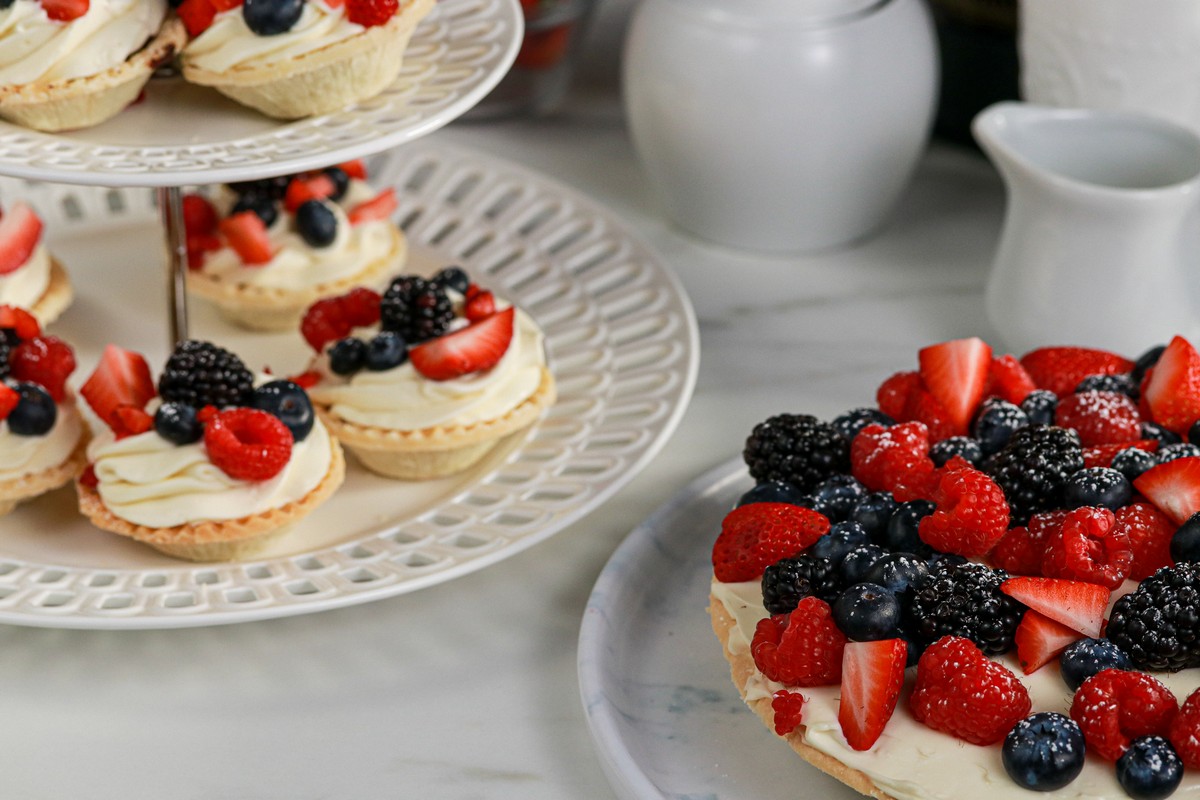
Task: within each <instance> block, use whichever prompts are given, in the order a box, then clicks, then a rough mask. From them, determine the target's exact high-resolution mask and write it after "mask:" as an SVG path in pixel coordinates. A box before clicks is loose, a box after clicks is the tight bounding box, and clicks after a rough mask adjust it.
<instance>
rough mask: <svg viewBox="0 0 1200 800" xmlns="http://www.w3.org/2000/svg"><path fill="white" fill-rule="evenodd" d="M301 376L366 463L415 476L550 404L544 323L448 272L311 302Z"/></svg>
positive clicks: (479, 454) (475, 454)
mask: <svg viewBox="0 0 1200 800" xmlns="http://www.w3.org/2000/svg"><path fill="white" fill-rule="evenodd" d="M301 332H302V334H303V335H304V338H305V339H306V341H308V343H309V344H310V345H311V346H312V347H313V349H314V350H316V351H317V356H316V358H314V359H313V361H312V363H311V364H310V366H309V371H308V372H307V373H305V375H304V376H303V377H304V382H305V383H306V384H307V385H308V387H309V394H310V396H311V397H312V399H313V403H314V405H315V406H316V408H317V412H318V413H319V414H320V416H321V417H322V419H324V420H325V422H326V424H327V425H328V426H329V429H330V430H331V431H333V433H334V435H335V436H337V438H338V439H339V440H340V441H341V442H342V443H343V444H344V445H345V446H346V447H347V448H349V449H350V451H351V452H353V453H354V454H355V455H356V456H357V457H358V459H359V460H360V461H361V462H362V463H363V464H364V465H365V466H366V467H367V468H368V469H371V470H372V471H374V472H377V473H379V474H381V475H385V476H388V477H393V478H400V479H408V480H421V479H426V478H438V477H444V476H447V475H451V474H454V473H456V472H460V471H462V470H464V469H466V468H468V467H470V466H471V465H473V464H475V463H476V462H478V461H479V460H480V459H481V458H483V457H484V456H485V455H486V454H487V453H488V452H489V451H490V450H491V449H492V448H493V447H495V446H496V445H497V444H498V443H499V442H500V441H501V440H502V439H503V438H504V437H506V436H508V435H510V434H512V433H515V432H517V431H519V430H522V429H524V428H526V427H528V426H529V425H531V424H533V422H534V421H536V420H537V419H538V417H540V416H541V414H542V413H543V412H544V411H545V409H546V408H548V407H549V406H550V405H552V404H553V402H554V398H555V388H554V379H553V376H552V375H551V373H550V370H549V368H548V367H547V364H546V353H545V345H544V341H543V336H542V332H541V330H540V329H539V328H538V326H537V324H536V323H535V322H534V321H533V319H532V318H531V317H529V315H528V314H526V313H524V312H523V311H521V310H520V309H517V308H516V307H515V306H512V305H509V304H507V303H504V302H503V301H501V300H497V299H496V298H495V297H494V295H493V294H492V293H491V292H489V291H486V290H481V289H479V288H478V287H476V286H475V285H473V284H471V283H470V282H469V279H468V278H467V276H466V273H464V272H463V271H462V270H461V269H459V268H457V267H451V268H448V269H445V270H442V271H441V272H439V273H438V274H437V275H436V276H434V277H433V278H431V279H428V280H427V279H424V278H420V277H417V276H413V275H407V276H401V277H398V278H395V279H394V280H393V281H392V282H391V284H390V285H389V286H388V288H387V290H386V291H385V292H384V294H383V295H382V296H380V295H378V294H376V293H374V292H372V291H370V290H368V289H356V290H354V291H352V292H350V293H348V294H346V295H343V296H341V297H337V298H330V299H327V300H324V301H321V302H320V303H317V304H315V305H314V306H313V307H312V308H310V309H309V311H308V313H307V314H305V318H304V322H303V323H302V325H301Z"/></svg>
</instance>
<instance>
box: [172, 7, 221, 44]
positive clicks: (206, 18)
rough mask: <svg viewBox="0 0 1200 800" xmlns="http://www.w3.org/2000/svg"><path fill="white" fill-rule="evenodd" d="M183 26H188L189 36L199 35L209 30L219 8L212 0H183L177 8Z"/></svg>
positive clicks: (176, 11)
mask: <svg viewBox="0 0 1200 800" xmlns="http://www.w3.org/2000/svg"><path fill="white" fill-rule="evenodd" d="M175 13H176V14H178V15H179V19H181V20H182V21H183V26H184V27H185V28H187V32H188V36H192V37H195V36H199V35H200V34H202V33H204V32H205V31H206V30H208V28H209V26H211V25H212V24H213V19H214V18H215V17H216V16H217V8H216V6H214V5H213V3H212V0H183V2H182V3H180V4H179V8H177V9H175Z"/></svg>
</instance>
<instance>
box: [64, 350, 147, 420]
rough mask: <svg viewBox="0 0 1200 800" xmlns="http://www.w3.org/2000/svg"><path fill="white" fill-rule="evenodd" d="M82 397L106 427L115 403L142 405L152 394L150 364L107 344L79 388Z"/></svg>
mask: <svg viewBox="0 0 1200 800" xmlns="http://www.w3.org/2000/svg"><path fill="white" fill-rule="evenodd" d="M79 393H80V394H81V395H83V399H84V400H86V401H87V403H88V405H89V406H91V407H92V411H94V412H96V416H98V417H99V418H100V419H101V420H103V421H104V422H105V423H106V424H107V425H108V426H109V427H110V428H114V429H115V428H116V424H114V421H115V420H116V410H117V408H118V407H119V406H133V407H134V408H143V407H144V406H145V405H146V403H147V402H149V401H150V399H151V398H152V397H154V395H155V394H156V391H155V388H154V381H153V379H152V378H151V377H150V367H149V366H148V365H147V364H146V359H144V358H142V357H141V355H139V354H138V353H134V352H132V351H130V350H123V349H121V348H120V347H117V346H116V345H113V344H110V345H108V346H107V347H105V348H104V353H103V354H101V356H100V363H99V364H98V365H96V369H95V370H94V371H93V372H92V374H91V376H90V377H89V378H88V379H87V382H86V383H84V384H83V388H81V389H80V390H79Z"/></svg>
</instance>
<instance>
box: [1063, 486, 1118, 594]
mask: <svg viewBox="0 0 1200 800" xmlns="http://www.w3.org/2000/svg"><path fill="white" fill-rule="evenodd" d="M1132 568H1133V549H1132V548H1131V547H1130V544H1129V536H1128V535H1127V534H1126V532H1125V531H1124V530H1123V529H1122V528H1120V527H1118V526H1117V524H1116V517H1115V516H1114V515H1113V512H1111V511H1109V510H1108V509H1107V508H1091V507H1087V506H1084V507H1083V508H1076V509H1073V510H1072V511H1070V512H1068V513H1067V516H1066V518H1065V519H1064V520H1063V524H1062V529H1061V530H1060V531H1058V532H1057V533H1052V534H1050V535H1048V536H1047V537H1046V557H1045V559H1044V560H1043V563H1042V571H1043V573H1044V574H1045V576H1046V577H1047V578H1066V579H1068V580H1073V581H1085V582H1087V583H1098V584H1100V585H1101V586H1107V587H1108V588H1109V589H1115V588H1117V587H1118V586H1120V585H1121V583H1122V582H1124V580H1125V578H1126V576H1128V575H1129V570H1130V569H1132Z"/></svg>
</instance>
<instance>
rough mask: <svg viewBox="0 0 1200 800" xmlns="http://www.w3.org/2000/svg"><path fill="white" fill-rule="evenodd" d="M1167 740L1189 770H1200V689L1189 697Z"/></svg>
mask: <svg viewBox="0 0 1200 800" xmlns="http://www.w3.org/2000/svg"><path fill="white" fill-rule="evenodd" d="M1167 738H1168V739H1170V740H1171V744H1172V745H1173V746H1174V747H1175V752H1176V753H1178V754H1179V757H1180V758H1181V759H1183V765H1184V766H1185V767H1187V768H1188V769H1200V689H1197V690H1196V691H1194V692H1192V693H1191V694H1190V695H1188V698H1187V700H1184V701H1183V706H1182V707H1180V709H1179V713H1178V714H1176V715H1175V719H1173V720H1171V726H1170V728H1168V729H1167Z"/></svg>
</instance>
